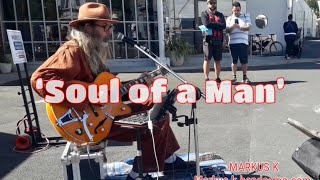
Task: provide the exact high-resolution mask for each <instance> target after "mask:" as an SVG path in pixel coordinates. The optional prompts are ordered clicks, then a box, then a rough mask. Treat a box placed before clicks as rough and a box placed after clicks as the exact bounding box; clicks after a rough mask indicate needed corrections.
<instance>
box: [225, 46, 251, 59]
mask: <svg viewBox="0 0 320 180" xmlns="http://www.w3.org/2000/svg"><path fill="white" fill-rule="evenodd" d="M229 47H230V52H231V56H232V60H233V61H232V62H233V64H237V63H238V59H239V60H240V63H241V64H248V45H246V44H242V43H241V44H230V45H229Z"/></svg>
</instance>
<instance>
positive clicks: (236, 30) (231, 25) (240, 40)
mask: <svg viewBox="0 0 320 180" xmlns="http://www.w3.org/2000/svg"><path fill="white" fill-rule="evenodd" d="M226 26H227V28H226V32H227V33H229V47H230V52H231V56H232V64H231V68H232V75H233V79H232V82H233V83H236V82H237V63H238V59H239V60H240V63H241V68H242V72H243V78H242V82H244V83H250V80H249V78H248V77H247V70H248V44H249V43H248V42H249V41H248V38H249V35H248V31H249V30H250V28H251V20H250V17H248V16H246V15H245V14H243V13H241V5H240V3H239V2H234V3H233V4H232V15H231V16H229V17H228V18H227V20H226Z"/></svg>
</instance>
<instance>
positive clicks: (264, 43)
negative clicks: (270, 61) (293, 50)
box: [252, 34, 283, 56]
mask: <svg viewBox="0 0 320 180" xmlns="http://www.w3.org/2000/svg"><path fill="white" fill-rule="evenodd" d="M274 35H275V34H269V36H268V38H267V39H264V40H263V39H262V37H261V34H256V37H258V39H259V41H257V40H253V41H252V53H260V54H262V52H264V51H265V50H269V54H270V55H271V56H280V55H282V54H283V45H282V44H281V43H280V42H279V41H275V40H273V36H274ZM260 42H261V43H260ZM267 47H269V49H267Z"/></svg>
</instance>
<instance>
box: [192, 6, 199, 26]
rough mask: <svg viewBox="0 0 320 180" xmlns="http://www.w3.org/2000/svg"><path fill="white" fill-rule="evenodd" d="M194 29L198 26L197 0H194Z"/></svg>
mask: <svg viewBox="0 0 320 180" xmlns="http://www.w3.org/2000/svg"><path fill="white" fill-rule="evenodd" d="M193 7H194V8H193V9H194V29H197V28H198V26H199V18H198V17H199V15H198V14H199V10H198V9H199V8H198V0H194V6H193Z"/></svg>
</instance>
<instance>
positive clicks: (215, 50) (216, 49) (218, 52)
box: [201, 0, 226, 83]
mask: <svg viewBox="0 0 320 180" xmlns="http://www.w3.org/2000/svg"><path fill="white" fill-rule="evenodd" d="M207 4H208V9H207V10H206V11H204V12H202V13H201V21H202V24H203V25H204V26H206V27H207V28H208V32H207V33H206V35H205V37H204V40H203V52H204V62H203V73H204V77H205V79H206V80H209V72H210V60H211V58H213V59H214V69H215V76H216V82H217V83H220V82H221V79H220V71H221V60H222V50H223V30H224V29H225V28H226V21H225V18H224V15H223V14H222V13H220V12H218V11H217V0H207Z"/></svg>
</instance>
